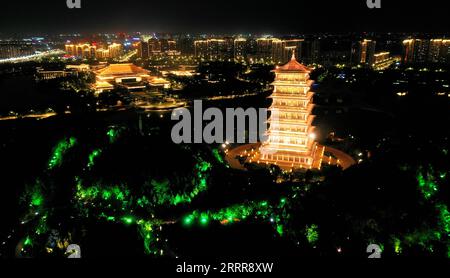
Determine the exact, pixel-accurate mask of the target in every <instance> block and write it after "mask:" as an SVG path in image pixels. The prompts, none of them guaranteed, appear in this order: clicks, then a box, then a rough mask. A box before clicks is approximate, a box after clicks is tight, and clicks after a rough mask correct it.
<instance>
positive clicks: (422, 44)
mask: <svg viewBox="0 0 450 278" xmlns="http://www.w3.org/2000/svg"><path fill="white" fill-rule="evenodd" d="M429 47H430V41H429V40H424V39H408V40H404V41H403V62H405V63H424V62H426V61H427V60H428V51H429Z"/></svg>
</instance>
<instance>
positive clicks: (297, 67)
mask: <svg viewBox="0 0 450 278" xmlns="http://www.w3.org/2000/svg"><path fill="white" fill-rule="evenodd" d="M283 71H292V72H304V73H310V72H311V70H310V69H309V68H307V67H305V66H304V65H302V64H300V63H299V62H297V59H295V54H294V53H292V58H291V60H290V61H289V62H288V63H287V64H285V65H283V66H277V67H276V69H275V72H283Z"/></svg>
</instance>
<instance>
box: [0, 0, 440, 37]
mask: <svg viewBox="0 0 450 278" xmlns="http://www.w3.org/2000/svg"><path fill="white" fill-rule="evenodd" d="M81 1H82V8H81V9H68V8H67V6H66V0H48V1H44V0H41V1H29V0H13V1H2V3H1V6H0V9H1V16H0V34H2V35H10V34H24V35H32V34H47V33H48V34H51V33H53V34H57V33H62V32H80V33H92V32H120V31H124V32H129V31H143V32H172V33H179V32H180V33H181V32H183V33H259V34H261V33H273V34H277V33H278V34H279V33H283V34H288V33H308V32H321V31H334V32H336V31H338V32H347V31H358V32H360V31H380V32H381V31H389V32H391V31H392V32H396V31H406V32H446V31H449V30H448V29H449V28H448V22H446V20H447V19H446V18H447V15H446V13H447V12H448V9H447V8H446V7H445V5H446V4H445V1H438V0H426V1H419V3H422V4H414V3H415V2H414V1H411V0H381V2H382V9H377V10H370V9H368V8H367V6H366V0H334V1H320V0H310V1H304V0H295V1H294V0H284V1H280V0H269V1H267V0H221V1H219V0H209V1H206V0H190V1H189V0H158V1H155V0H81Z"/></svg>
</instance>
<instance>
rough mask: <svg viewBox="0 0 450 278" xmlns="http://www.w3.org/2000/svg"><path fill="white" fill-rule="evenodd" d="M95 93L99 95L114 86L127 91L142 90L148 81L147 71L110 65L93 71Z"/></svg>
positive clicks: (136, 67) (123, 65)
mask: <svg viewBox="0 0 450 278" xmlns="http://www.w3.org/2000/svg"><path fill="white" fill-rule="evenodd" d="M95 74H96V84H95V88H94V89H95V91H96V93H101V92H104V91H108V90H111V89H113V88H114V84H120V85H121V86H124V87H126V88H128V89H143V88H145V82H147V81H148V80H149V79H150V74H149V71H147V70H145V69H143V68H141V67H138V66H135V65H133V64H131V63H128V64H111V65H109V66H107V67H105V68H102V69H99V70H97V71H95Z"/></svg>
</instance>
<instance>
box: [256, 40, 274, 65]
mask: <svg viewBox="0 0 450 278" xmlns="http://www.w3.org/2000/svg"><path fill="white" fill-rule="evenodd" d="M273 40H274V39H273V38H259V39H257V40H256V59H257V60H259V61H271V60H272V47H273V43H272V42H273Z"/></svg>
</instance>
